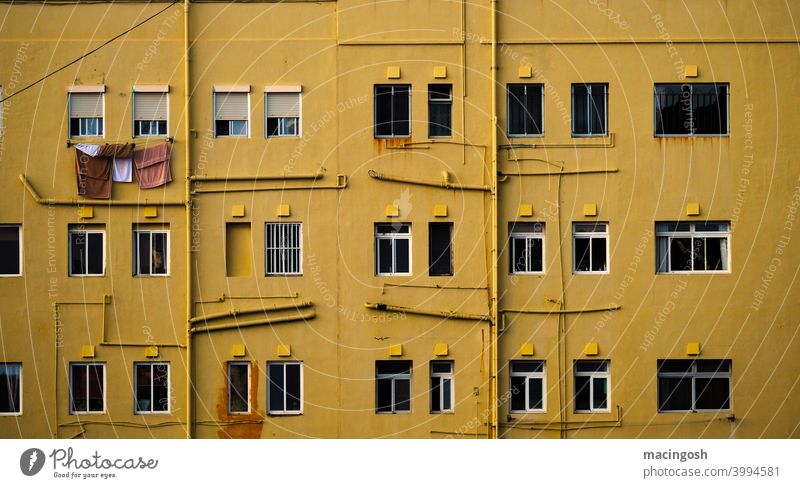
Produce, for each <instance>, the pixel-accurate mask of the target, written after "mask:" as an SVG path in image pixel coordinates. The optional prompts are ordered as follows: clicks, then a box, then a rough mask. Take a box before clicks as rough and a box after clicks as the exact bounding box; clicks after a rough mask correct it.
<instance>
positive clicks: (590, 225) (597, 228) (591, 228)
mask: <svg viewBox="0 0 800 488" xmlns="http://www.w3.org/2000/svg"><path fill="white" fill-rule="evenodd" d="M574 229H575V232H605V231H606V224H605V223H600V222H580V223H576V224H574Z"/></svg>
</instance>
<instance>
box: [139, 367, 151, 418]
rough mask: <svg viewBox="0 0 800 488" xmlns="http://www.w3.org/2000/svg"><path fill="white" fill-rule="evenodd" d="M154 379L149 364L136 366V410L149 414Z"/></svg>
mask: <svg viewBox="0 0 800 488" xmlns="http://www.w3.org/2000/svg"><path fill="white" fill-rule="evenodd" d="M151 382H152V378H151V375H150V365H149V364H137V365H136V410H137V411H139V412H147V411H150V409H151V404H150V386H151Z"/></svg>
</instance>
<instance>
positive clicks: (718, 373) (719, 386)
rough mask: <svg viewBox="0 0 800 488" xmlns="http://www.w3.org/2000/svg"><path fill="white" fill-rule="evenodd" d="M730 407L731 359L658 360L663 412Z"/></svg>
mask: <svg viewBox="0 0 800 488" xmlns="http://www.w3.org/2000/svg"><path fill="white" fill-rule="evenodd" d="M729 408H731V361H730V359H722V360H718V359H698V360H695V361H692V360H686V359H661V360H659V361H658V411H659V412H697V411H701V410H727V409H729Z"/></svg>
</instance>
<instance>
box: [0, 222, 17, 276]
mask: <svg viewBox="0 0 800 488" xmlns="http://www.w3.org/2000/svg"><path fill="white" fill-rule="evenodd" d="M21 240H22V227H21V226H19V225H0V276H19V275H21V274H22V246H21V245H20V241H21Z"/></svg>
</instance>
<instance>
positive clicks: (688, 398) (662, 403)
mask: <svg viewBox="0 0 800 488" xmlns="http://www.w3.org/2000/svg"><path fill="white" fill-rule="evenodd" d="M658 409H659V410H663V411H670V410H691V409H692V380H691V379H690V378H688V377H683V378H659V379H658Z"/></svg>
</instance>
